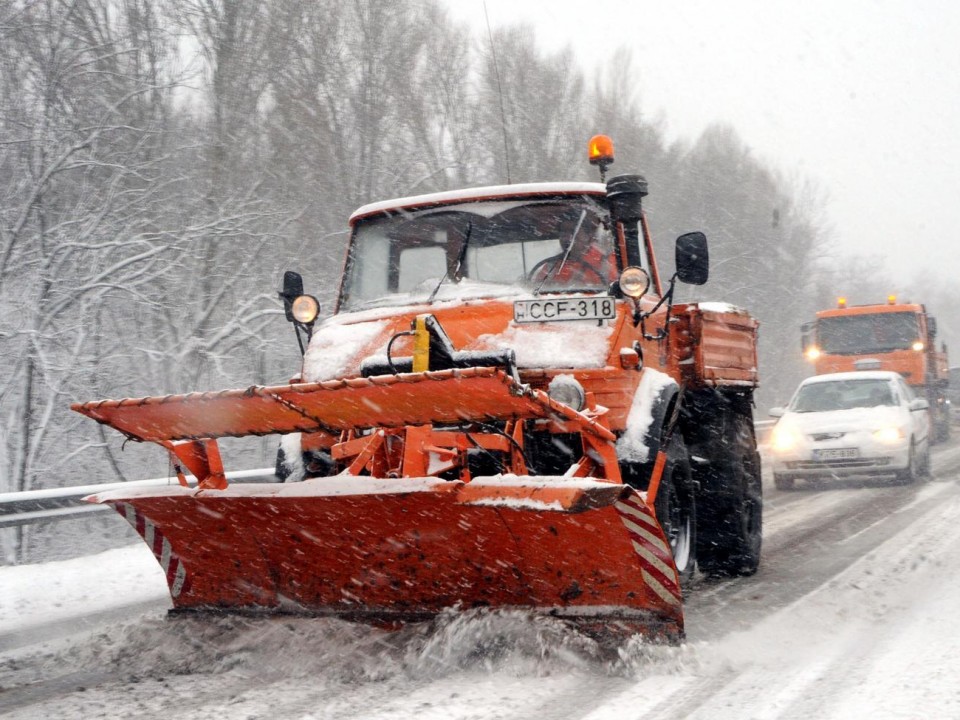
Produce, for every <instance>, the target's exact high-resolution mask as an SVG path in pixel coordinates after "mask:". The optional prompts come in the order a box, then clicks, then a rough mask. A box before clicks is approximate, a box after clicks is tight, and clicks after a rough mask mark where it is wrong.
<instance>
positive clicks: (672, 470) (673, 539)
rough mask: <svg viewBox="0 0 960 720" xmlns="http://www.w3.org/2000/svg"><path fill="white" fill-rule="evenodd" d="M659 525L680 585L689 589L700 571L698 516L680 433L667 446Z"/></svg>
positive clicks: (657, 501) (656, 504)
mask: <svg viewBox="0 0 960 720" xmlns="http://www.w3.org/2000/svg"><path fill="white" fill-rule="evenodd" d="M653 504H654V509H655V510H656V513H657V521H658V522H659V523H660V527H661V528H663V534H664V535H665V536H666V538H667V541H668V542H669V543H670V550H671V551H672V552H673V561H674V564H675V565H676V566H677V574H678V575H679V576H680V584H681V585H682V586H686V585H687V584H689V582H690V581H691V580H692V579H693V573H694V570H695V569H696V564H697V562H696V560H697V557H696V550H697V515H696V501H695V499H694V493H693V480H692V475H691V473H690V458H689V456H688V455H687V446H686V445H685V444H684V442H683V438H682V437H681V436H680V434H679V433H675V434H674V435H673V437H671V438H670V443H669V444H668V445H667V462H666V464H665V465H664V468H663V476H662V477H661V478H660V487H659V488H658V490H657V497H656V499H655V500H654V503H653Z"/></svg>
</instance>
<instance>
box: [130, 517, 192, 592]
mask: <svg viewBox="0 0 960 720" xmlns="http://www.w3.org/2000/svg"><path fill="white" fill-rule="evenodd" d="M115 505H116V508H117V511H118V512H119V513H120V514H121V515H123V517H125V518H126V519H127V522H128V523H130V524H131V525H132V526H133V529H134V530H136V531H137V532H138V533H139V534H140V537H142V538H143V541H144V542H145V543H146V544H147V547H149V548H150V550H151V551H152V552H153V555H154V557H156V558H157V562H158V563H160V567H162V568H163V572H164V574H166V576H167V585H168V586H169V587H170V596H171V597H172V598H174V599H176V598H177V597H179V596H180V593H182V592H183V590H184V588H185V587H186V584H187V571H186V570H185V569H184V567H183V562H182V561H181V560H180V556H179V555H177V554H176V553H175V552H174V551H173V548H172V547H171V545H170V542H169V541H168V540H167V539H166V538H165V537H164V536H163V533H161V532H160V530H159V529H157V526H156V525H154V524H153V523H152V522H151V521H150V520H149V519H148V518H147V517H145V516H144V515H142V514H141V513H139V512H137V510H136V508H134V507H133V505H131V504H130V503H125V502H117V503H115Z"/></svg>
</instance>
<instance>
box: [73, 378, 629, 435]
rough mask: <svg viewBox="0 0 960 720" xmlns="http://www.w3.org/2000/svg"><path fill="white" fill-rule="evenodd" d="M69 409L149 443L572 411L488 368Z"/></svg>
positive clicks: (101, 402)
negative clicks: (526, 389)
mask: <svg viewBox="0 0 960 720" xmlns="http://www.w3.org/2000/svg"><path fill="white" fill-rule="evenodd" d="M71 408H72V409H73V410H75V411H77V412H79V413H83V414H84V415H87V416H89V417H91V418H93V419H94V420H96V421H97V422H100V423H103V424H105V425H110V426H112V427H114V428H116V429H117V430H119V431H120V432H122V433H124V434H125V435H127V436H129V437H133V438H136V439H138V440H147V441H153V442H161V441H166V440H191V439H201V438H219V437H241V436H246V435H270V434H273V433H291V432H312V431H316V430H327V431H331V432H339V431H341V430H351V429H357V428H371V427H388V428H396V427H404V426H407V425H427V424H443V423H458V422H464V421H492V420H510V419H519V418H533V417H546V416H547V415H549V414H551V413H559V414H570V413H572V412H573V411H571V410H570V409H569V408H567V407H566V406H563V405H559V404H557V403H552V402H550V401H549V400H548V399H547V398H546V396H545V395H544V394H543V393H537V392H525V391H524V386H522V385H520V384H518V383H516V382H515V381H514V380H513V379H512V378H510V377H509V376H508V375H507V374H506V373H504V372H503V371H502V370H499V369H497V368H490V367H485V368H467V369H463V370H438V371H435V372H424V373H411V374H402V375H382V376H376V377H371V378H351V379H348V380H331V381H326V382H318V383H303V384H297V385H282V386H277V387H262V386H257V385H255V386H253V387H250V388H247V389H245V390H222V391H219V392H203V393H188V394H186V395H167V396H163V397H147V398H135V399H125V400H99V401H94V402H88V403H76V404H74V405H72V406H71ZM574 414H575V413H574ZM594 427H595V431H598V432H599V433H600V434H602V430H600V429H599V428H596V426H594ZM611 437H612V436H611Z"/></svg>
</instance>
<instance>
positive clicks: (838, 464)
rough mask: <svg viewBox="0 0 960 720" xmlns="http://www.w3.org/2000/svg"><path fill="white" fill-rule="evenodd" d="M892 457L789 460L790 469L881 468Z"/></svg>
mask: <svg viewBox="0 0 960 720" xmlns="http://www.w3.org/2000/svg"><path fill="white" fill-rule="evenodd" d="M890 460H891V459H890V458H888V457H883V458H847V459H839V458H838V459H835V460H821V461H817V460H794V461H792V462H788V463H787V464H786V465H787V469H788V470H829V469H831V468H836V469H838V470H839V469H842V468H879V467H885V466H887V465H889V464H890Z"/></svg>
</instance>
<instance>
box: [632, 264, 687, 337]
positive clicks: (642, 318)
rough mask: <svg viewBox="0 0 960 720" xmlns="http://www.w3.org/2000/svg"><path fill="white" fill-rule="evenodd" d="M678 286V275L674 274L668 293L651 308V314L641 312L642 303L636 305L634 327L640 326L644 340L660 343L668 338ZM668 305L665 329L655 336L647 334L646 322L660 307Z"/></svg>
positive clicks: (661, 329) (658, 331)
mask: <svg viewBox="0 0 960 720" xmlns="http://www.w3.org/2000/svg"><path fill="white" fill-rule="evenodd" d="M676 285H677V273H674V274H673V277H671V278H670V286H669V287H668V288H667V291H666V292H665V293H664V294H663V297H662V298H660V301H659V302H658V303H657V304H656V305H654V306H653V307H652V308H650V310H649V312H645V313H643V312H640V301H639V300H637V303H636V305H635V306H634V315H633V325H634V327H636V326H637V325H638V324H639V325H640V334H641V335H642V336H643V339H644V340H656V341H657V342H659V341H660V340H663V339H664V338H665V337H666V336H667V325H668V324H669V323H670V316H671V312H672V311H673V290H674V288H675V287H676ZM664 303H667V317H666V319H665V320H664V323H663V327H662V328H660V329H659V330H657V333H656V334H655V335H651V334H650V333H648V332H647V328H646V320H647V318H648V317H650V316H651V315H653V314H654V313H655V312H656V311H657V310H659V309H660V307H661V306H662V305H663V304H664Z"/></svg>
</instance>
